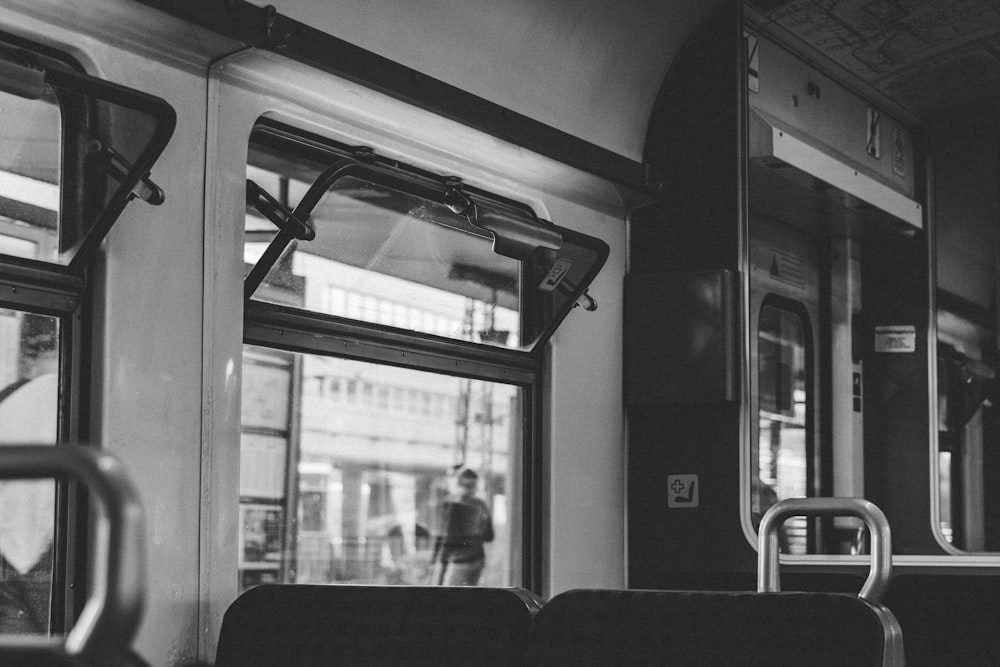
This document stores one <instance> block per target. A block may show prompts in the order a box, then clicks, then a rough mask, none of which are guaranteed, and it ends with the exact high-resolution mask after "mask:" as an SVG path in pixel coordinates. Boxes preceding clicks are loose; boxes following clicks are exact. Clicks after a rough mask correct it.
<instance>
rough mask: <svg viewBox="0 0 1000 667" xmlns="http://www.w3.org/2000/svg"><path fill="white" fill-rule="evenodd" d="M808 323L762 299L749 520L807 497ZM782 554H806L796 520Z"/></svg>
mask: <svg viewBox="0 0 1000 667" xmlns="http://www.w3.org/2000/svg"><path fill="white" fill-rule="evenodd" d="M809 340H810V338H809V335H808V320H807V319H806V316H805V313H803V312H802V311H801V310H800V309H797V308H794V304H791V303H790V302H784V301H781V300H767V299H766V300H765V301H764V305H763V307H762V308H761V311H760V318H759V322H758V329H757V351H758V357H757V377H758V392H759V397H760V398H759V403H758V416H757V418H758V424H759V431H758V433H759V435H758V439H757V448H756V449H757V470H758V472H757V480H756V484H755V486H756V493H755V494H754V497H753V499H752V504H753V515H754V521H755V523H756V522H759V521H760V517H761V516H763V513H764V512H765V511H767V509H768V508H769V507H770V506H771V505H773V504H774V503H776V502H777V501H779V500H783V499H785V498H803V497H806V496H808V495H811V494H810V493H809V478H810V471H809V468H810V466H809V460H810V453H811V452H810V450H811V433H810V432H809V422H808V418H807V416H808V406H809V377H810V372H809V365H808V360H809V359H810V357H811V355H812V350H811V349H810V345H809ZM780 537H781V541H782V545H781V546H782V550H783V551H784V552H786V553H799V554H801V553H806V548H807V544H806V542H807V540H806V524H805V520H804V519H803V518H802V517H794V518H792V519H790V520H789V521H787V522H786V524H785V529H784V531H783V532H782V534H781V536H780Z"/></svg>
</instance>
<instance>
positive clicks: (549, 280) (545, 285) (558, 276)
mask: <svg viewBox="0 0 1000 667" xmlns="http://www.w3.org/2000/svg"><path fill="white" fill-rule="evenodd" d="M571 268H573V262H571V261H569V260H568V259H565V258H562V259H557V260H556V263H555V264H553V265H552V268H551V269H549V272H548V274H546V276H545V280H543V281H542V284H541V285H539V286H538V289H540V290H542V291H543V292H553V291H555V289H556V288H557V287H559V283H561V282H562V280H563V278H565V277H566V274H567V273H569V270H570V269H571Z"/></svg>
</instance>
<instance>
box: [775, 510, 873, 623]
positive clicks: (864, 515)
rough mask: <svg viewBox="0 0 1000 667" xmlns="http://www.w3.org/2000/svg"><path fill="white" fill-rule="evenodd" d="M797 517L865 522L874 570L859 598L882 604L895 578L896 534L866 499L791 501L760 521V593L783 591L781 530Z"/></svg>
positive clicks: (862, 588)
mask: <svg viewBox="0 0 1000 667" xmlns="http://www.w3.org/2000/svg"><path fill="white" fill-rule="evenodd" d="M793 516H853V517H857V518H859V519H862V520H863V521H864V522H865V524H866V525H867V526H868V532H869V533H870V534H871V552H872V553H871V558H872V560H871V570H870V571H869V572H868V578H867V579H866V580H865V585H864V586H862V587H861V592H860V593H858V597H860V598H861V599H863V600H865V601H867V602H870V603H871V604H879V602H880V601H881V600H882V596H883V595H884V594H885V591H886V589H887V588H888V587H889V579H890V578H891V577H892V535H891V534H890V531H889V521H888V519H886V518H885V514H883V513H882V510H880V509H879V508H878V506H876V505H875V503H872V502H869V501H867V500H864V499H862V498H789V499H787V500H782V501H779V502H777V503H775V504H774V505H772V506H771V508H770V509H768V510H767V512H765V513H764V518H763V519H761V522H760V532H759V535H760V537H759V545H758V550H757V591H758V592H760V593H771V592H777V591H780V590H781V574H780V572H779V571H778V528H780V527H781V524H783V523H784V522H785V519H787V518H789V517H793Z"/></svg>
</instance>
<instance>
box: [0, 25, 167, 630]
mask: <svg viewBox="0 0 1000 667" xmlns="http://www.w3.org/2000/svg"><path fill="white" fill-rule="evenodd" d="M0 43H3V44H6V45H8V46H10V47H13V48H14V49H18V50H20V51H23V52H25V53H26V54H28V55H30V56H31V57H32V59H33V60H34V59H36V58H37V59H38V60H39V61H40V63H42V64H38V65H37V67H38V68H39V69H41V70H43V71H44V78H45V81H46V83H50V84H51V85H53V86H54V87H56V88H57V90H68V91H72V92H74V93H78V94H79V95H81V96H82V97H84V98H86V100H87V101H88V102H89V101H90V100H93V99H99V100H103V101H106V102H110V103H112V104H115V105H118V106H121V107H125V108H128V109H130V110H133V111H138V112H140V113H144V114H146V115H148V116H150V117H151V118H152V119H153V120H154V122H155V130H154V132H153V134H152V135H151V137H150V140H149V143H148V144H146V146H145V148H144V149H143V151H142V153H141V154H140V155H139V157H138V158H137V159H136V161H135V164H128V163H127V162H125V163H124V164H123V165H121V166H124V167H125V168H126V171H125V172H124V173H122V174H119V176H120V177H121V180H120V181H119V182H118V185H117V188H116V189H115V191H114V194H113V196H111V197H110V198H109V199H108V200H107V201H106V203H105V205H104V206H103V209H102V210H100V211H97V212H96V213H95V212H93V211H87V210H86V205H85V204H84V202H83V196H82V194H81V193H86V192H87V190H88V183H89V181H88V180H86V179H85V178H84V177H83V172H84V171H85V169H86V166H85V164H84V163H85V159H86V156H85V155H83V153H82V152H81V151H80V150H79V148H80V145H81V143H80V142H81V141H86V140H88V136H87V133H88V131H89V130H91V129H92V128H91V125H92V123H93V122H94V119H93V118H92V117H91V114H90V110H83V111H81V110H79V109H74V110H73V111H74V112H77V113H69V114H67V105H66V101H65V100H64V99H63V98H62V97H61V96H59V95H57V98H58V100H59V110H60V117H61V118H60V122H61V125H62V127H61V130H62V133H63V134H62V137H61V141H60V147H61V148H62V152H61V156H60V159H59V161H60V169H61V177H60V182H59V189H60V194H59V199H60V204H59V205H60V216H61V218H60V227H59V232H60V233H59V238H58V241H59V242H61V240H62V231H63V227H62V222H63V219H64V218H63V217H62V216H66V219H69V218H70V216H73V215H77V216H81V217H83V216H85V215H87V214H88V213H91V214H97V217H96V219H94V220H93V223H92V224H91V225H90V226H89V227H85V228H84V231H83V233H82V235H81V236H80V238H79V239H78V240H77V242H76V244H75V246H76V249H75V252H74V255H73V257H72V259H71V260H70V261H69V262H67V263H65V264H63V263H57V262H49V261H44V260H37V259H27V258H21V257H15V256H11V255H5V254H0V308H9V309H12V310H18V311H21V312H24V313H30V314H37V315H46V316H51V317H54V318H56V319H57V322H58V331H59V349H58V369H59V370H58V373H59V378H58V402H57V410H58V417H57V437H56V442H55V443H53V445H54V446H59V447H72V446H94V445H92V444H88V443H90V441H91V438H92V436H93V435H94V433H93V432H92V416H93V412H94V409H95V404H94V398H93V393H92V390H93V387H92V385H91V384H90V382H89V380H88V378H90V377H91V369H92V365H93V355H94V351H95V350H94V348H95V338H96V324H95V316H96V315H95V309H96V307H97V306H96V304H97V298H98V294H97V288H96V286H95V283H96V282H97V281H96V280H95V276H94V271H95V269H94V266H95V264H96V261H97V255H98V252H99V248H100V245H101V243H102V242H103V241H104V239H105V237H106V236H107V234H108V232H109V231H110V230H111V228H112V227H113V226H114V224H115V222H117V220H118V218H119V217H120V215H121V213H122V211H124V209H125V208H126V206H127V205H128V204H129V202H130V201H131V200H132V199H135V198H137V197H141V198H144V199H146V200H147V201H149V203H151V204H154V205H156V204H159V203H161V202H162V191H159V188H158V187H157V186H156V185H155V184H154V183H152V181H151V180H149V175H150V170H151V169H152V167H153V165H154V163H155V162H156V161H157V160H158V159H159V157H160V155H161V153H162V152H163V150H164V149H165V148H166V146H167V144H168V142H169V141H170V138H171V137H172V136H173V132H174V129H175V126H176V113H175V111H174V109H173V107H172V106H171V105H170V104H168V103H167V102H166V101H164V100H163V99H161V98H158V97H155V96H153V95H149V94H147V93H143V92H141V91H139V90H136V89H133V88H129V87H127V86H123V85H119V84H116V83H113V82H111V81H107V80H105V79H101V78H98V77H95V76H90V75H88V74H87V73H86V72H85V71H84V69H83V67H82V66H80V64H79V63H78V62H77V61H76V60H74V59H73V58H72V57H70V56H69V55H67V54H66V53H64V52H62V51H60V50H59V49H56V48H52V47H48V46H44V45H41V44H36V43H35V42H32V41H30V40H26V39H23V38H21V37H18V36H16V35H12V34H10V33H8V32H5V31H3V30H0ZM144 188H145V189H146V190H147V192H150V191H151V192H152V195H151V196H149V195H146V196H144V195H143V194H141V193H140V191H141V190H142V189H144ZM157 196H159V197H160V199H159V200H157ZM95 444H96V443H95ZM55 486H56V498H55V516H54V524H55V526H54V528H55V531H54V537H53V546H52V549H53V554H52V559H53V562H52V579H51V582H50V599H49V632H50V634H52V635H59V634H65V633H66V632H67V631H68V630H69V629H70V628H71V627H72V626H73V625H74V623H75V622H76V620H77V618H79V616H80V613H81V612H82V611H83V608H84V605H85V603H86V601H87V590H88V588H89V586H88V581H89V577H90V572H89V563H88V560H89V556H88V554H89V551H90V543H89V542H90V540H89V518H90V517H89V509H88V501H87V491H86V489H85V488H84V487H82V485H79V484H78V483H76V482H70V481H67V480H56V485H55Z"/></svg>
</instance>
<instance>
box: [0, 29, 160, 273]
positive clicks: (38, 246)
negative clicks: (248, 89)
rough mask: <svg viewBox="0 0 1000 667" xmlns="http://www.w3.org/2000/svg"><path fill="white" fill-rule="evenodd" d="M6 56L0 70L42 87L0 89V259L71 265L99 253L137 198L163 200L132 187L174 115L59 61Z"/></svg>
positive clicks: (2, 47)
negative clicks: (124, 210) (104, 237)
mask: <svg viewBox="0 0 1000 667" xmlns="http://www.w3.org/2000/svg"><path fill="white" fill-rule="evenodd" d="M0 51H3V52H4V54H5V55H6V54H7V49H6V45H4V44H2V43H0ZM18 52H19V50H18V49H10V54H15V53H18ZM10 57H11V58H13V59H14V60H13V61H10V62H9V61H8V60H7V59H6V58H3V59H2V60H0V66H2V67H5V68H8V67H9V68H12V69H14V70H16V71H15V74H14V78H15V79H16V78H17V77H18V76H22V77H23V76H24V75H23V74H19V72H32V73H34V74H35V75H38V80H37V81H35V82H32V83H29V84H27V85H24V86H21V87H17V91H16V92H18V93H20V94H24V95H25V97H22V96H20V94H14V93H13V92H9V89H7V90H0V148H2V150H0V254H5V255H13V256H15V257H22V258H28V259H33V260H38V261H43V262H49V263H54V264H70V263H71V262H72V260H73V258H74V257H75V256H76V255H77V254H78V253H79V251H80V250H81V249H82V248H84V247H86V248H88V251H87V252H89V251H92V250H93V249H94V248H95V247H96V245H97V244H98V243H99V242H100V238H98V237H100V236H102V235H103V234H106V233H107V231H108V229H109V228H110V226H111V224H112V223H113V222H114V220H115V218H116V217H117V216H118V214H119V213H120V212H121V210H122V208H124V206H125V204H127V203H128V201H129V199H131V195H135V196H139V197H142V198H143V199H146V200H147V201H150V202H152V203H159V202H160V201H162V193H160V192H158V191H157V190H156V189H155V187H147V185H146V184H134V182H135V181H136V180H137V178H138V175H139V174H142V173H146V172H148V170H149V168H150V167H151V166H152V162H153V160H154V159H155V157H156V156H157V155H158V154H159V151H161V150H162V149H163V146H164V145H165V143H166V140H167V138H168V137H169V135H170V133H171V132H172V130H173V123H174V114H173V111H172V110H171V109H170V107H169V106H168V105H167V104H166V103H165V102H163V101H162V100H158V99H156V98H151V97H148V96H145V95H142V94H141V93H137V92H135V91H130V90H126V89H124V88H120V87H118V86H115V85H113V84H110V83H108V82H104V81H101V80H99V79H95V78H92V77H88V76H86V75H82V74H77V73H75V72H69V71H67V67H66V65H65V64H63V63H62V62H61V61H55V60H52V59H50V58H47V57H44V56H38V55H37V54H26V55H25V57H26V59H27V60H30V61H32V62H35V61H36V60H37V61H38V63H39V65H37V66H35V67H24V66H23V65H22V64H20V60H21V59H20V57H18V56H16V55H11V56H10ZM26 78H27V79H31V78H32V77H31V76H28V77H26ZM42 78H44V82H43V81H42ZM36 95H37V97H36ZM112 100H113V101H112ZM88 236H92V237H93V238H89V239H88ZM85 240H86V243H85ZM88 256H89V255H88Z"/></svg>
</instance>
